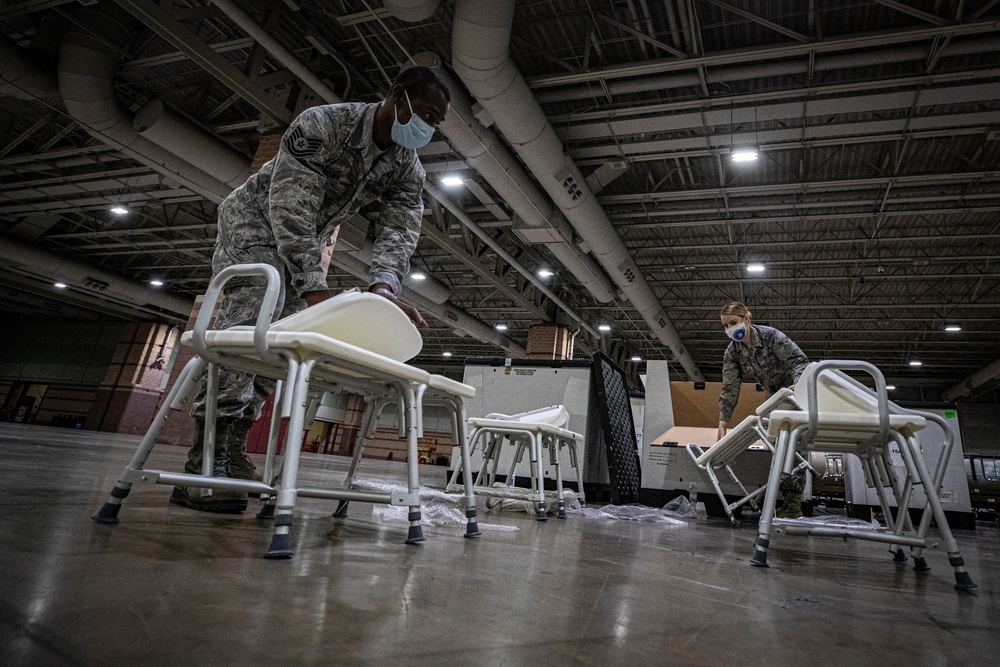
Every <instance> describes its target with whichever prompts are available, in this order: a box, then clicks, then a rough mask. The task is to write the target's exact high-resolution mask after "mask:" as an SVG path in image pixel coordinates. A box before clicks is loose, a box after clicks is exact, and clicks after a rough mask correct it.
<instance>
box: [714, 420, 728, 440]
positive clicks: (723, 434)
mask: <svg viewBox="0 0 1000 667" xmlns="http://www.w3.org/2000/svg"><path fill="white" fill-rule="evenodd" d="M724 437H726V422H719V434H718V437H716V439H715V441H716V442H718V441H719V440H722V439H723V438H724Z"/></svg>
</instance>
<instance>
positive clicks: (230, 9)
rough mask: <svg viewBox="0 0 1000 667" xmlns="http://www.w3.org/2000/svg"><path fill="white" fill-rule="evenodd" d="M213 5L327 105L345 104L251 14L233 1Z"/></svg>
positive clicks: (213, 0)
mask: <svg viewBox="0 0 1000 667" xmlns="http://www.w3.org/2000/svg"><path fill="white" fill-rule="evenodd" d="M211 1H212V4H214V5H215V6H216V7H218V8H219V9H220V10H222V13H223V14H225V15H226V16H227V17H228V18H229V20H230V21H232V22H233V23H235V24H236V25H238V26H239V27H240V28H242V29H243V32H245V33H246V34H248V35H250V36H251V37H253V39H254V41H255V42H257V43H258V44H260V45H261V46H262V47H264V50H265V51H267V52H268V53H270V54H271V55H272V56H274V57H275V58H276V59H277V60H278V61H279V62H281V64H282V65H284V66H285V67H287V68H288V69H289V71H290V72H292V74H294V75H295V76H297V77H299V78H300V79H301V80H302V81H303V82H304V83H305V84H306V85H307V86H309V87H310V88H312V89H313V90H314V91H315V92H316V94H318V95H319V96H320V97H321V98H322V99H323V101H324V102H326V103H327V104H340V103H341V102H343V100H342V99H340V97H339V96H338V95H337V94H336V93H335V92H333V90H331V89H330V87H329V86H327V85H326V84H325V83H323V81H322V79H320V78H319V77H318V76H316V75H315V74H313V73H312V71H311V70H310V69H309V68H308V67H306V66H305V65H303V64H302V61H300V60H299V59H298V58H296V57H295V56H294V55H293V54H292V52H291V51H289V50H288V49H286V48H285V47H284V46H282V45H281V42H279V41H278V40H276V39H275V38H274V37H272V36H271V34H270V33H269V32H267V31H266V30H264V28H263V27H261V25H260V24H259V23H257V22H256V21H254V20H253V18H251V17H250V15H249V14H247V13H246V12H244V11H243V10H242V9H240V7H239V5H237V4H236V3H235V2H233V1H232V0H211Z"/></svg>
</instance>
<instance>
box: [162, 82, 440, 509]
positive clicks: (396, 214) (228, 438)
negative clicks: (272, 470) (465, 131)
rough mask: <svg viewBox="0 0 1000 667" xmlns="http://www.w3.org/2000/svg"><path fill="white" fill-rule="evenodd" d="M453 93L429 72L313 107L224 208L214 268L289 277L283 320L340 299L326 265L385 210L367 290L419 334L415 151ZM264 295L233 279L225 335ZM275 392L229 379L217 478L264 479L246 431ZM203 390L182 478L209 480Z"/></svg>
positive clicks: (197, 497) (211, 501)
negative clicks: (412, 278) (345, 231)
mask: <svg viewBox="0 0 1000 667" xmlns="http://www.w3.org/2000/svg"><path fill="white" fill-rule="evenodd" d="M450 99H451V94H450V92H449V90H448V86H447V85H446V84H445V83H444V81H442V80H441V78H440V77H438V75H437V74H435V73H434V71H433V70H430V69H427V68H426V67H413V68H411V69H408V70H405V71H403V72H402V73H400V75H399V76H398V77H396V80H395V81H394V82H393V85H392V88H390V90H389V93H388V95H386V98H385V100H383V101H382V102H379V103H376V104H331V105H325V106H318V107H313V108H311V109H308V110H306V111H304V112H303V113H302V114H301V115H299V117H298V118H296V119H295V120H294V121H293V122H292V125H291V127H289V128H288V130H287V131H286V132H285V135H284V137H283V138H282V141H281V147H280V148H279V150H278V154H277V155H276V156H275V157H274V159H272V160H271V161H270V162H268V163H267V164H265V165H264V166H263V167H261V169H260V171H259V172H257V173H256V174H254V175H253V176H251V177H250V178H249V179H247V182H246V183H244V184H243V185H241V186H240V187H239V188H237V189H236V190H235V191H233V193H232V194H230V195H229V196H228V197H226V199H225V201H223V202H222V204H220V205H219V236H218V239H217V241H216V246H215V255H214V256H213V258H212V270H213V271H214V272H215V273H218V272H219V271H221V270H222V269H224V268H226V267H227V266H232V265H234V264H248V263H265V264H270V265H272V266H274V267H276V268H277V269H278V271H279V272H281V274H282V282H283V285H284V289H285V306H284V310H283V311H282V312H281V316H282V317H284V316H286V315H290V314H291V313H294V312H297V311H299V310H302V309H303V308H305V307H306V306H312V305H315V304H317V303H319V302H321V301H323V300H325V299H327V298H329V297H330V296H331V295H330V293H329V292H328V291H327V286H326V274H325V271H324V270H323V268H322V267H321V255H322V252H323V249H324V247H325V246H326V245H327V243H328V241H329V239H330V236H331V234H332V233H333V231H334V229H336V228H337V226H338V225H339V224H340V223H341V222H342V221H344V220H345V219H347V218H349V217H350V216H351V215H353V214H354V213H356V212H357V211H358V209H359V208H361V207H362V206H364V205H365V204H368V203H370V202H372V201H374V200H376V199H379V200H381V202H382V208H381V214H380V217H379V227H380V229H379V230H378V237H377V239H376V241H375V248H374V253H373V257H372V264H371V275H370V278H369V281H368V289H369V291H371V292H374V293H375V294H379V295H381V296H383V297H385V298H386V299H389V300H390V301H392V302H393V303H394V304H396V305H397V306H398V307H399V308H400V309H401V310H402V311H403V312H405V313H406V314H407V315H408V316H409V318H410V320H411V321H413V323H414V324H417V325H419V326H425V324H426V323H425V322H424V320H423V318H422V317H421V316H420V313H419V312H417V310H416V309H415V308H413V307H411V306H409V305H407V304H404V303H403V302H402V301H399V300H397V298H396V296H397V295H398V294H399V293H400V289H401V281H402V279H403V277H404V276H405V275H406V274H407V273H408V272H409V268H410V267H409V264H410V256H411V255H412V254H413V250H414V248H415V247H416V245H417V237H418V236H419V235H420V220H421V216H422V215H423V208H424V207H423V201H422V200H421V196H420V195H421V192H422V190H423V183H424V177H425V173H424V169H423V167H422V166H421V165H420V160H419V159H418V158H417V153H416V150H415V149H417V148H421V147H422V146H424V145H426V144H427V142H428V141H430V139H431V136H433V134H434V128H435V127H436V126H437V125H438V124H439V123H440V122H441V121H442V120H444V117H445V113H446V112H447V110H448V102H449V101H450ZM263 295H264V285H263V280H258V279H238V278H237V279H234V280H231V281H230V282H229V283H228V285H227V287H226V290H225V299H224V300H223V302H222V307H221V308H220V310H219V315H218V318H217V327H218V328H220V329H224V328H228V327H231V326H234V325H237V324H244V323H252V322H253V320H254V319H255V318H256V314H257V309H258V308H259V307H260V303H261V301H262V299H263ZM273 388H274V383H273V382H272V381H270V380H267V379H264V378H256V377H255V376H253V375H250V374H248V373H240V372H236V371H232V370H227V369H221V370H220V373H219V409H218V415H219V416H218V420H217V422H216V431H215V458H214V467H213V474H214V475H215V476H217V477H233V478H237V479H253V478H257V479H259V475H257V476H255V468H254V465H253V463H251V461H250V459H249V458H248V457H247V455H246V438H247V431H249V429H250V427H251V426H252V425H253V422H254V420H256V419H257V418H258V417H259V416H260V409H261V406H262V405H263V402H264V400H265V398H266V397H267V396H268V394H270V393H271V391H272V390H273ZM204 399H205V395H204V388H203V389H202V392H201V394H199V396H198V399H197V400H196V402H195V409H194V416H195V428H196V431H197V436H196V440H195V443H194V446H193V447H192V448H191V451H190V452H188V460H187V463H186V464H185V465H184V471H185V472H187V473H192V474H200V472H201V467H202V465H201V464H202V461H201V459H202V449H203V445H204V425H205V404H204ZM170 502H172V503H175V504H178V505H183V506H186V507H190V508H192V509H197V510H206V511H210V512H227V513H236V512H242V511H243V510H245V509H246V507H247V495H246V493H242V492H236V491H220V490H216V491H213V492H212V494H211V495H209V496H204V497H202V495H201V489H200V488H198V487H184V488H182V487H174V491H173V494H172V495H171V497H170Z"/></svg>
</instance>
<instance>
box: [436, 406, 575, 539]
mask: <svg viewBox="0 0 1000 667" xmlns="http://www.w3.org/2000/svg"><path fill="white" fill-rule="evenodd" d="M568 426H569V413H568V412H566V408H565V406H562V405H553V406H550V407H547V408H539V409H537V410H530V411H528V412H521V413H519V414H516V415H504V414H500V413H492V414H489V415H486V417H483V418H478V417H477V418H472V419H469V428H470V429H472V432H471V434H470V435H469V442H470V452H474V451H475V449H476V446H477V444H478V443H479V441H480V440H481V439H486V440H487V444H486V445H485V447H484V449H483V462H482V465H481V466H480V469H479V474H478V475H477V476H476V482H475V487H474V488H475V489H476V490H477V491H478V493H479V495H486V496H489V495H507V494H497V491H496V489H495V488H494V487H493V483H494V481H495V479H496V475H497V472H498V469H499V467H500V453H501V449H502V445H503V443H504V442H510V443H511V444H513V445H515V447H516V449H515V451H514V457H513V460H512V462H511V464H510V471H509V472H508V474H507V487H508V488H513V486H514V472H515V469H516V467H517V464H518V463H520V462H521V459H522V458H523V457H524V454H525V452H527V453H528V456H529V459H530V475H529V476H530V478H531V500H532V502H533V503H534V505H535V510H536V512H537V514H538V520H539V521H545V520H546V519H547V514H546V509H545V475H544V470H543V467H542V453H543V451H544V450H546V449H547V450H548V452H549V461H550V463H551V465H552V466H554V468H555V475H556V506H557V508H558V510H557V511H558V515H557V516H558V517H559V518H560V519H565V518H566V505H565V501H564V500H563V481H562V468H561V459H560V450H561V449H562V448H563V447H568V448H569V456H570V465H571V466H573V467H574V468H576V476H577V486H578V489H579V497H580V500H581V503H585V499H584V494H583V468H582V467H581V466H580V462H579V460H578V457H577V443H579V442H582V441H583V436H582V435H580V434H579V433H574V432H573V431H570V430H569V429H568V428H564V427H568ZM460 470H463V467H457V468H456V469H455V472H454V473H452V477H451V482H450V483H449V486H451V485H452V484H454V482H455V480H456V479H457V477H458V473H459V471H460ZM464 470H466V471H468V470H470V468H469V467H468V466H464ZM464 476H465V482H466V483H468V481H469V479H470V477H471V476H470V475H468V474H465V475H464Z"/></svg>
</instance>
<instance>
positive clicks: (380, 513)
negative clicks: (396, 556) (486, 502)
mask: <svg viewBox="0 0 1000 667" xmlns="http://www.w3.org/2000/svg"><path fill="white" fill-rule="evenodd" d="M354 488H356V489H359V490H364V491H374V492H376V493H407V492H408V487H407V486H406V485H405V484H401V483H398V482H386V481H384V480H380V479H368V478H361V479H355V480H354ZM461 498H462V494H460V493H447V492H445V491H442V490H441V489H432V488H431V487H428V486H421V487H420V500H421V507H420V521H421V523H423V524H424V525H427V526H464V525H465V511H464V510H463V509H462V508H461V507H460V505H459V502H460V500H461ZM409 512H410V508H409V507H405V506H402V505H382V504H376V505H375V507H374V509H373V510H372V516H373V517H375V518H376V519H377V520H379V521H383V522H385V523H400V524H406V523H409V519H407V516H408V514H409ZM479 529H480V530H492V531H496V532H514V531H517V530H519V528H517V526H504V525H500V524H489V523H481V522H480V523H479Z"/></svg>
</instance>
